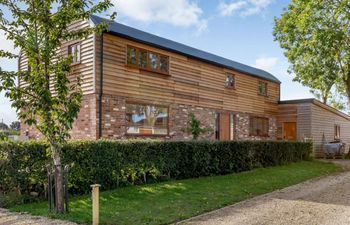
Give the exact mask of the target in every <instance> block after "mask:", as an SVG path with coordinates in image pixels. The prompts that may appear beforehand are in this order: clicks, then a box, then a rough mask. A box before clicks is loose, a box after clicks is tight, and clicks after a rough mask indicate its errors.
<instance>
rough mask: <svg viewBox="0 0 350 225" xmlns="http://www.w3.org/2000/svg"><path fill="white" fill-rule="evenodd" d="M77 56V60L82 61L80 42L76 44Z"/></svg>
mask: <svg viewBox="0 0 350 225" xmlns="http://www.w3.org/2000/svg"><path fill="white" fill-rule="evenodd" d="M75 58H76V61H75V62H80V44H78V45H76V48H75Z"/></svg>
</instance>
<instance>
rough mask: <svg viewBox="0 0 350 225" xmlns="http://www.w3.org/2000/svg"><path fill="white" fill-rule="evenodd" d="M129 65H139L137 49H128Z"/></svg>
mask: <svg viewBox="0 0 350 225" xmlns="http://www.w3.org/2000/svg"><path fill="white" fill-rule="evenodd" d="M127 60H128V64H130V65H136V64H137V56H136V48H128V59H127Z"/></svg>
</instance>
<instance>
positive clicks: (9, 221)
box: [0, 208, 76, 225]
mask: <svg viewBox="0 0 350 225" xmlns="http://www.w3.org/2000/svg"><path fill="white" fill-rule="evenodd" d="M0 224H1V225H76V223H72V222H68V221H62V220H52V219H49V218H46V217H40V216H32V215H30V214H27V213H12V212H9V211H7V210H5V209H1V208H0Z"/></svg>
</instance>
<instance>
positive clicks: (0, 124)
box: [0, 122, 9, 130]
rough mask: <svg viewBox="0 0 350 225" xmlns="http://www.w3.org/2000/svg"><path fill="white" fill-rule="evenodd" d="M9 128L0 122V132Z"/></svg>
mask: <svg viewBox="0 0 350 225" xmlns="http://www.w3.org/2000/svg"><path fill="white" fill-rule="evenodd" d="M8 129H9V126H7V124H6V123H4V122H0V130H8Z"/></svg>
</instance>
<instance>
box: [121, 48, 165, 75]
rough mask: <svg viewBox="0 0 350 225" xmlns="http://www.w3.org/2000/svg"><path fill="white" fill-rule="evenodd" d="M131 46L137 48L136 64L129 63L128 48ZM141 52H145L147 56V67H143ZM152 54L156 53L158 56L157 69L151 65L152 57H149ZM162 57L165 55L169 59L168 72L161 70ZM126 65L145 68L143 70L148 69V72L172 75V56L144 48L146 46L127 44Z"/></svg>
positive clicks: (140, 68)
mask: <svg viewBox="0 0 350 225" xmlns="http://www.w3.org/2000/svg"><path fill="white" fill-rule="evenodd" d="M129 48H134V49H136V64H129V63H128V49H129ZM141 52H145V53H146V55H147V57H146V68H145V67H142V66H141V65H140V55H141V54H140V53H141ZM150 54H155V55H156V56H157V69H153V68H152V67H151V66H150V65H151V63H150V58H149V55H150ZM161 57H165V58H167V59H168V65H167V72H165V71H163V70H161V67H160V58H161ZM125 65H126V66H127V67H131V68H136V69H139V70H143V71H148V72H154V73H159V74H164V75H170V56H168V55H164V54H161V53H158V52H156V51H151V50H147V49H144V48H139V47H135V46H133V45H127V46H126V60H125Z"/></svg>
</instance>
